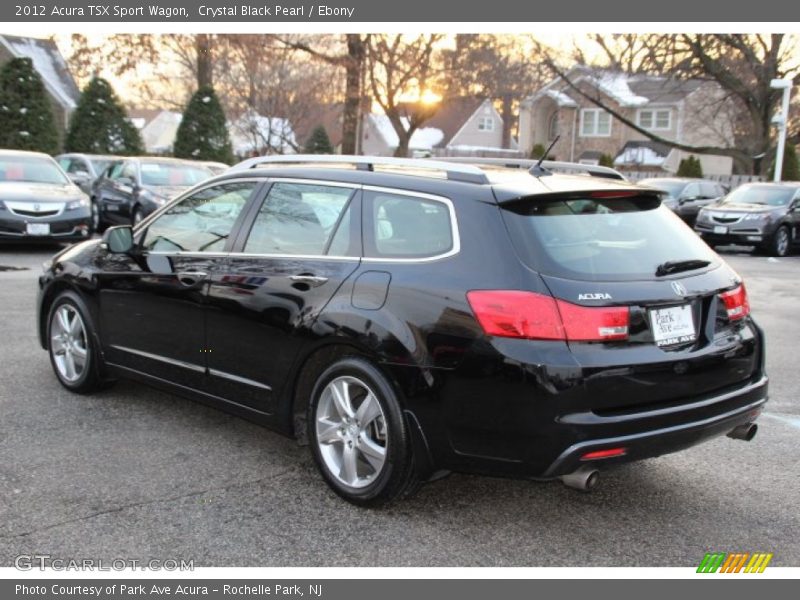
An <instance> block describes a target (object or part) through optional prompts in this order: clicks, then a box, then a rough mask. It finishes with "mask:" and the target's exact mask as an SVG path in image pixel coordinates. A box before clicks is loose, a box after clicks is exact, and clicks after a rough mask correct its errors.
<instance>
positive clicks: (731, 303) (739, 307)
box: [719, 284, 750, 321]
mask: <svg viewBox="0 0 800 600" xmlns="http://www.w3.org/2000/svg"><path fill="white" fill-rule="evenodd" d="M719 297H720V298H721V299H722V302H724V303H725V308H726V310H727V311H728V318H729V319H730V320H731V321H738V320H739V319H744V318H745V317H746V316H747V315H749V314H750V301H749V300H748V299H747V290H746V289H745V287H744V284H741V285H740V286H739V287H737V288H736V289H733V290H731V291H729V292H723V293H721V294H720V295H719Z"/></svg>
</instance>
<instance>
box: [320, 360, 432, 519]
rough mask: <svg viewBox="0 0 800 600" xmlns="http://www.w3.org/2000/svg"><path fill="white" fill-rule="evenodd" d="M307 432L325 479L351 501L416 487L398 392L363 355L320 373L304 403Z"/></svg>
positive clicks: (371, 501)
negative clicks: (306, 414)
mask: <svg viewBox="0 0 800 600" xmlns="http://www.w3.org/2000/svg"><path fill="white" fill-rule="evenodd" d="M308 437H309V440H310V442H311V443H310V446H311V451H312V454H313V456H314V460H315V462H316V464H317V467H318V468H319V471H320V473H321V474H322V476H323V478H324V479H325V481H326V482H327V483H328V485H329V486H330V487H331V488H332V489H333V490H334V491H335V492H336V493H337V494H339V495H340V496H341V497H343V498H344V499H345V500H348V501H349V502H352V503H353V504H358V505H361V506H378V505H381V504H385V503H387V502H390V501H392V500H395V499H397V498H398V497H401V496H405V495H409V494H410V493H411V492H412V491H413V490H414V489H416V486H417V477H416V473H415V470H414V464H413V463H414V461H413V456H412V452H411V439H410V437H409V432H408V427H407V425H406V422H405V419H404V418H403V413H402V410H401V408H400V404H399V402H398V399H397V394H396V393H395V391H394V389H393V387H392V385H391V383H390V382H389V381H388V380H387V379H386V377H385V376H384V375H383V374H382V373H381V372H380V371H379V370H378V369H377V368H376V367H375V366H374V365H372V364H371V363H370V362H368V361H367V360H365V359H362V358H345V359H342V360H340V361H338V362H336V363H334V364H333V365H331V366H330V367H329V368H328V369H326V370H325V371H324V372H323V373H322V374H321V375H320V376H319V378H318V379H317V383H316V385H315V386H314V390H313V391H312V394H311V399H310V402H309V406H308Z"/></svg>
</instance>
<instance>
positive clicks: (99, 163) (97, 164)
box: [91, 158, 115, 173]
mask: <svg viewBox="0 0 800 600" xmlns="http://www.w3.org/2000/svg"><path fill="white" fill-rule="evenodd" d="M112 162H115V161H113V160H111V159H99V158H93V159H91V163H92V166H93V167H94V172H95V173H102V172H104V171H105V170H106V169H107V168H108V167H110V166H111V163H112Z"/></svg>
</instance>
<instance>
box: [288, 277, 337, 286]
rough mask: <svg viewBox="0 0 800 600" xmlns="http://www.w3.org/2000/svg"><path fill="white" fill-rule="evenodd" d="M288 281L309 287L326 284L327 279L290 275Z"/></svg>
mask: <svg viewBox="0 0 800 600" xmlns="http://www.w3.org/2000/svg"><path fill="white" fill-rule="evenodd" d="M289 279H290V280H291V281H293V282H294V283H305V284H308V285H310V286H318V285H322V284H323V283H327V281H328V278H327V277H319V276H317V275H290V276H289Z"/></svg>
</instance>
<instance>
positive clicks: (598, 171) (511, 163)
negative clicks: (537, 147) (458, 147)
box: [439, 156, 626, 181]
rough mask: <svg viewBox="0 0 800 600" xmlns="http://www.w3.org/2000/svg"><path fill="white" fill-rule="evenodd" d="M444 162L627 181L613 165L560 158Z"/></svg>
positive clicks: (463, 158) (456, 158) (455, 158)
mask: <svg viewBox="0 0 800 600" xmlns="http://www.w3.org/2000/svg"><path fill="white" fill-rule="evenodd" d="M439 160H440V161H443V162H453V163H469V164H473V165H492V166H496V167H507V168H509V169H528V170H529V171H531V173H532V174H533V175H537V174H536V173H534V172H533V171H532V169H534V167H536V166H537V165H538V166H540V167H541V168H542V169H545V170H547V171H559V172H565V173H586V174H588V175H591V176H593V177H604V178H606V179H621V180H622V181H626V179H625V176H624V175H623V174H622V173H620V172H619V171H617V170H616V169H612V168H611V167H601V166H600V165H583V164H580V163H573V162H565V161H558V160H543V161H541V164H540V163H539V160H538V159H537V160H532V159H527V158H486V157H479V156H453V157H442V158H440V159H439Z"/></svg>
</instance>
